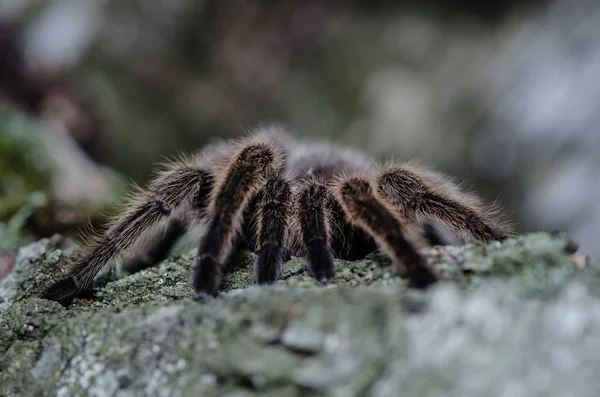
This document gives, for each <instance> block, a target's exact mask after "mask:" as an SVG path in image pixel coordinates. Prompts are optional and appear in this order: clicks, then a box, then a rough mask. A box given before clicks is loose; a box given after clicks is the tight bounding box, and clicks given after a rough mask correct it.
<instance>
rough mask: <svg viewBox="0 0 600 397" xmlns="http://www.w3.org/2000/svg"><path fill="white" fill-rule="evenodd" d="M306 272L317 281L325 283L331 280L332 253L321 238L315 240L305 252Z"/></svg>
mask: <svg viewBox="0 0 600 397" xmlns="http://www.w3.org/2000/svg"><path fill="white" fill-rule="evenodd" d="M306 264H307V268H308V274H310V275H311V276H312V277H313V278H314V279H315V280H317V283H319V284H321V285H327V284H330V283H332V282H333V253H332V252H331V249H330V248H329V247H328V246H327V244H325V242H324V241H323V240H315V241H314V242H312V243H311V244H310V245H309V249H308V250H307V253H306Z"/></svg>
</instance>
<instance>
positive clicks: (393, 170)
mask: <svg viewBox="0 0 600 397" xmlns="http://www.w3.org/2000/svg"><path fill="white" fill-rule="evenodd" d="M377 183H378V187H379V192H380V193H381V194H382V195H383V196H385V197H387V198H388V199H390V200H391V201H393V202H395V203H396V204H397V206H398V209H399V210H400V211H403V212H404V215H405V217H406V218H408V219H415V220H418V221H420V222H428V221H429V220H433V221H436V222H439V223H441V224H443V225H445V226H446V227H448V228H449V230H450V231H452V232H454V233H456V234H459V235H462V236H464V237H470V238H474V239H476V240H479V241H492V240H498V241H502V240H505V239H507V238H510V237H512V236H513V233H512V231H511V229H510V227H509V226H508V225H506V224H505V223H503V222H500V221H499V220H498V219H497V217H496V212H497V211H494V209H493V208H492V209H490V208H487V207H485V206H483V205H482V204H481V203H480V202H479V199H478V198H477V197H475V196H474V195H471V194H467V193H464V192H461V191H460V190H459V189H458V187H456V186H455V185H453V184H452V183H450V181H448V180H446V179H445V178H444V177H443V176H442V175H430V176H428V175H427V174H426V173H425V170H419V169H418V168H415V167H410V166H397V167H390V168H388V169H385V170H384V171H383V172H382V173H381V174H380V176H379V177H378V178H377Z"/></svg>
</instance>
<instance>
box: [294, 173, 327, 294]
mask: <svg viewBox="0 0 600 397" xmlns="http://www.w3.org/2000/svg"><path fill="white" fill-rule="evenodd" d="M331 200H333V197H332V196H331V193H330V192H329V191H328V190H327V187H326V186H325V185H323V184H321V183H319V182H317V181H313V180H309V181H306V182H304V183H303V186H302V187H301V188H300V190H299V192H298V196H297V198H296V211H295V213H296V217H297V219H296V222H297V226H298V228H299V234H300V236H301V237H302V244H303V245H304V247H305V249H306V264H307V266H308V273H309V274H310V275H311V276H312V277H314V278H315V279H316V280H317V282H319V283H321V284H329V283H330V282H332V281H333V253H332V249H331V229H332V227H331V226H332V225H331V222H332V218H331V210H330V208H331Z"/></svg>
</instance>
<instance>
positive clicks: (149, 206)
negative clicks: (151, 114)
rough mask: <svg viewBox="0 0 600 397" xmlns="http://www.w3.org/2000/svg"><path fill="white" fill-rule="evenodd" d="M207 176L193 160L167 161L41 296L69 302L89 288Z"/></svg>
mask: <svg viewBox="0 0 600 397" xmlns="http://www.w3.org/2000/svg"><path fill="white" fill-rule="evenodd" d="M209 179H210V174H208V173H207V172H206V171H204V170H202V169H200V168H196V167H195V165H194V164H189V163H185V162H180V163H173V164H171V165H169V166H168V169H167V170H165V171H163V172H161V173H159V175H158V176H157V177H156V178H155V179H154V180H153V181H152V182H151V183H150V184H149V190H147V191H146V190H142V189H138V192H137V193H136V194H134V195H133V196H132V197H130V199H129V200H128V203H127V206H126V210H125V212H123V213H122V214H121V215H120V216H119V217H117V218H115V219H114V220H113V221H112V222H111V224H110V225H109V227H108V228H107V229H106V231H105V232H104V233H102V234H99V235H92V236H90V237H89V238H88V239H87V241H86V242H85V244H84V246H85V248H84V251H83V253H82V256H81V257H80V259H79V260H77V261H76V263H75V264H74V266H73V267H72V268H71V270H70V271H69V274H68V275H67V277H65V278H64V279H62V280H60V281H58V282H56V283H54V284H53V285H51V286H50V287H49V288H47V289H46V290H45V291H43V292H42V293H41V294H40V297H41V298H45V299H50V300H55V301H58V302H61V303H62V304H69V303H70V302H71V301H72V300H73V298H74V297H76V296H77V295H78V294H79V293H81V292H83V291H86V290H88V289H89V288H91V285H92V282H93V280H94V278H96V277H97V276H98V275H99V274H102V273H105V272H107V271H108V270H110V268H111V266H112V261H113V259H114V258H115V257H116V256H117V255H119V254H121V253H124V252H127V251H132V250H135V249H136V248H137V247H138V245H139V243H140V242H142V241H143V237H145V236H147V235H148V234H149V232H151V231H152V230H155V228H156V227H157V226H159V225H160V224H161V223H163V221H164V220H165V219H167V218H168V217H169V215H170V214H171V213H172V212H174V211H176V212H177V211H179V210H181V209H182V207H186V206H188V204H187V203H186V201H187V200H188V199H189V198H192V197H191V196H192V195H197V194H198V192H200V191H201V186H202V184H203V183H204V182H205V181H207V180H209ZM190 201H194V200H190ZM189 205H191V203H190V204H189Z"/></svg>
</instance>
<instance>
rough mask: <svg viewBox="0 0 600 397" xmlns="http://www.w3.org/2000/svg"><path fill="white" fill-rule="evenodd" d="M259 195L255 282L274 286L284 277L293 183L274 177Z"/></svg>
mask: <svg viewBox="0 0 600 397" xmlns="http://www.w3.org/2000/svg"><path fill="white" fill-rule="evenodd" d="M259 195H260V197H259V200H258V206H257V208H256V212H257V214H256V227H257V230H256V233H257V247H256V248H257V250H256V255H257V256H256V262H255V263H254V279H255V280H256V282H257V283H258V284H273V283H274V282H275V281H277V280H278V279H279V276H280V275H281V264H282V263H283V255H284V253H283V250H284V248H285V247H284V245H285V242H286V241H287V234H288V229H289V228H288V222H289V216H290V202H291V198H292V190H291V186H290V182H289V181H287V180H285V179H283V178H281V177H279V176H274V177H272V178H270V179H269V180H268V181H267V182H266V184H265V186H264V187H263V188H262V189H261V191H260V193H259Z"/></svg>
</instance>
